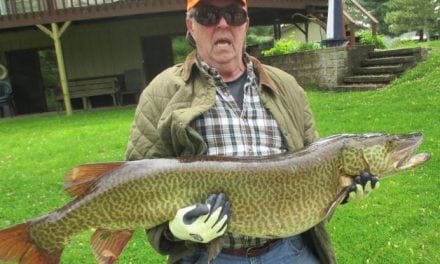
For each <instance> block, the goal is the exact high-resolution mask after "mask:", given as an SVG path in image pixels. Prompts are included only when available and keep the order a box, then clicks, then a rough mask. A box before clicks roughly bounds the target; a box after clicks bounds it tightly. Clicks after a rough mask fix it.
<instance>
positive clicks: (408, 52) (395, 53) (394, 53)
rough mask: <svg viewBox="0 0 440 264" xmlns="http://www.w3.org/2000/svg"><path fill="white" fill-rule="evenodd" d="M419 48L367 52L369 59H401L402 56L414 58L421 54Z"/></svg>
mask: <svg viewBox="0 0 440 264" xmlns="http://www.w3.org/2000/svg"><path fill="white" fill-rule="evenodd" d="M421 52H422V49H421V48H406V49H394V50H374V51H370V52H369V54H368V55H369V57H370V58H382V57H402V56H414V55H417V54H421Z"/></svg>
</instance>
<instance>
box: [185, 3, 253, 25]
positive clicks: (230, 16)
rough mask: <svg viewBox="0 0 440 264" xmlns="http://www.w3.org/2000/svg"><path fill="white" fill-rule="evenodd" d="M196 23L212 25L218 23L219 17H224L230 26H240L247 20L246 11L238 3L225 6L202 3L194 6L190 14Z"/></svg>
mask: <svg viewBox="0 0 440 264" xmlns="http://www.w3.org/2000/svg"><path fill="white" fill-rule="evenodd" d="M190 17H192V18H194V19H195V20H196V21H197V23H199V24H201V25H203V26H205V27H212V26H216V25H218V23H219V22H220V19H221V17H224V18H225V20H226V23H228V25H230V26H236V27H238V26H241V25H243V24H244V23H246V21H247V17H248V16H247V12H246V10H244V9H243V8H242V7H240V6H238V5H229V6H226V7H217V6H212V5H202V6H199V7H197V8H195V10H194V12H192V13H191V14H190Z"/></svg>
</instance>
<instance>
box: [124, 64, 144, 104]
mask: <svg viewBox="0 0 440 264" xmlns="http://www.w3.org/2000/svg"><path fill="white" fill-rule="evenodd" d="M123 78H124V82H123V85H122V87H121V90H120V91H119V94H118V98H119V104H120V105H123V104H124V101H123V100H124V96H125V95H133V96H134V99H135V103H137V100H138V98H139V95H140V92H141V91H142V88H144V87H143V86H144V84H143V81H142V74H141V71H140V70H139V69H130V70H126V71H125V72H124V75H123Z"/></svg>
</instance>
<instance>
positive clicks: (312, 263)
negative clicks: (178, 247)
mask: <svg viewBox="0 0 440 264" xmlns="http://www.w3.org/2000/svg"><path fill="white" fill-rule="evenodd" d="M206 254H207V252H206V250H203V249H198V250H197V251H196V253H194V254H193V255H191V256H187V257H184V258H183V259H182V260H181V262H180V263H181V264H194V263H196V262H197V260H198V259H199V258H200V257H203V256H206ZM212 263H214V264H295V263H300V264H318V263H319V261H318V259H317V258H316V256H315V255H313V253H312V252H311V250H310V249H309V248H308V247H307V246H306V245H305V244H304V242H303V239H302V238H301V236H294V237H289V238H284V239H281V240H280V241H278V242H277V243H276V244H275V245H274V247H273V248H272V249H271V250H270V251H269V252H267V253H265V254H263V255H260V256H258V257H251V258H248V257H239V256H232V255H227V254H223V253H220V255H218V256H217V257H216V258H215V259H214V261H213V262H212Z"/></svg>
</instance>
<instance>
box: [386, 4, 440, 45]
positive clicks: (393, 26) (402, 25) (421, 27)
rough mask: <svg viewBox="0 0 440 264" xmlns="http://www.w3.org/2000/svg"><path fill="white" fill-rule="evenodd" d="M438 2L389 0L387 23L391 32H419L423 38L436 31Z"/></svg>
mask: <svg viewBox="0 0 440 264" xmlns="http://www.w3.org/2000/svg"><path fill="white" fill-rule="evenodd" d="M438 2H439V1H438V0H389V1H388V3H387V4H386V6H387V7H388V13H387V14H386V16H385V22H386V23H387V24H388V26H389V27H388V28H389V31H390V32H392V33H394V34H400V33H404V32H408V31H418V32H420V35H421V37H422V38H423V34H426V36H427V38H428V40H429V38H430V32H432V31H433V30H435V27H436V24H437V23H436V20H437V14H436V13H435V11H434V10H435V7H436V5H437V4H438Z"/></svg>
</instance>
